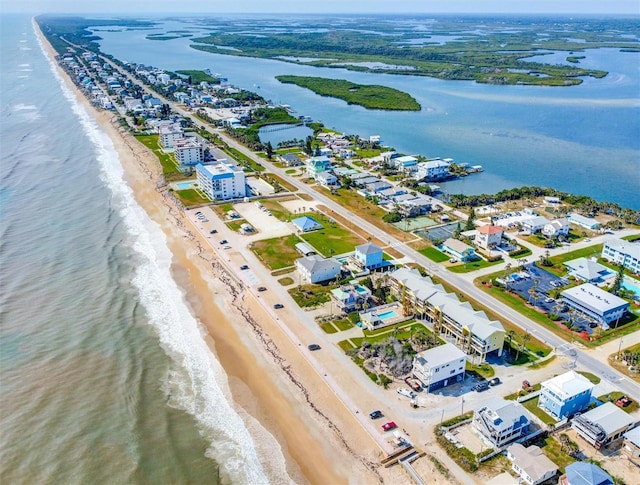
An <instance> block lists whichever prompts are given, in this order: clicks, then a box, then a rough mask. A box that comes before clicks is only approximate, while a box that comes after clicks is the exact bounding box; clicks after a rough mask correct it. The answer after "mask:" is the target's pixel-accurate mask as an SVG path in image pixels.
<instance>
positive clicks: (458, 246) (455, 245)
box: [440, 237, 480, 261]
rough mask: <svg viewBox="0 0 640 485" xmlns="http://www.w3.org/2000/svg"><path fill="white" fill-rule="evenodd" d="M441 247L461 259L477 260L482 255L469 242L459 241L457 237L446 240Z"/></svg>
mask: <svg viewBox="0 0 640 485" xmlns="http://www.w3.org/2000/svg"><path fill="white" fill-rule="evenodd" d="M440 249H442V251H444V252H445V253H447V254H450V255H451V256H453V257H454V258H457V259H459V260H460V261H475V260H477V259H480V257H479V256H478V255H477V254H476V250H475V249H473V248H472V247H471V246H469V245H468V244H465V243H463V242H462V241H458V240H457V239H453V238H452V237H450V238H449V239H447V240H446V241H445V242H443V243H442V244H441V246H440Z"/></svg>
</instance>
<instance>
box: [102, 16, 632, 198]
mask: <svg viewBox="0 0 640 485" xmlns="http://www.w3.org/2000/svg"><path fill="white" fill-rule="evenodd" d="M211 18H213V20H209V21H206V20H205V21H201V20H199V19H194V18H183V19H181V18H179V17H173V18H171V19H167V18H165V17H145V18H144V19H145V20H152V21H156V22H158V24H157V26H156V27H154V28H153V29H151V30H146V29H137V30H136V29H131V28H122V27H117V26H102V27H100V28H96V29H95V33H96V35H99V36H100V37H101V38H102V40H100V41H99V44H100V46H101V49H102V50H103V51H104V52H106V53H108V54H112V55H114V56H115V57H117V58H118V59H121V60H125V61H129V62H137V63H142V64H145V65H152V66H156V67H160V68H162V69H167V70H179V69H210V70H211V72H212V73H220V74H222V75H223V76H224V77H226V78H228V80H229V82H230V83H231V84H233V85H236V86H239V87H242V88H244V89H248V90H250V91H255V92H257V93H259V94H260V95H261V96H263V97H264V98H265V99H267V100H271V101H272V102H273V103H275V104H280V103H282V104H287V105H289V106H290V107H291V108H292V109H294V110H295V111H296V114H298V115H305V116H310V117H311V118H313V119H314V120H318V121H322V122H323V123H324V124H325V125H326V126H328V127H330V128H333V129H336V130H338V131H341V132H344V133H348V134H358V135H360V136H361V137H364V138H368V137H369V136H370V135H380V136H381V137H382V142H383V143H384V144H386V145H388V146H391V147H393V148H395V149H396V150H398V151H400V152H402V153H406V154H418V155H423V156H427V157H442V158H447V157H451V158H453V159H455V161H456V162H457V163H469V165H482V166H483V167H484V169H485V171H484V172H483V173H480V174H475V175H473V176H470V177H464V178H462V179H459V180H456V181H452V182H446V183H442V184H439V185H441V186H442V188H443V190H444V191H445V192H446V193H448V194H456V193H466V194H480V193H495V192H497V191H499V190H502V189H507V188H512V187H517V186H523V185H539V186H546V187H554V188H556V189H559V190H562V191H565V192H570V193H575V194H582V195H589V196H591V197H593V198H595V199H596V200H603V201H611V202H616V203H619V204H620V205H622V206H624V207H631V208H634V209H640V191H638V186H640V170H638V167H640V52H620V51H619V50H618V49H588V50H586V51H585V52H581V53H580V55H584V56H585V59H582V60H581V61H580V64H579V65H580V67H584V68H587V69H602V70H605V71H608V72H609V74H608V75H607V76H606V77H605V78H602V79H590V78H587V79H584V82H583V83H582V84H580V85H579V86H572V87H545V86H495V85H489V84H479V83H475V82H471V81H445V80H440V79H433V78H427V77H421V76H403V75H392V74H379V73H362V72H354V71H347V70H344V69H337V68H319V67H313V66H305V65H295V64H290V63H286V62H280V61H276V60H269V59H255V58H250V57H236V56H228V55H221V54H211V53H207V52H201V51H197V50H195V49H192V48H191V47H190V44H193V41H192V40H191V39H190V38H177V39H172V40H167V41H158V40H149V39H147V35H149V34H150V33H156V34H157V33H162V32H167V31H171V30H185V31H189V32H193V35H194V37H198V36H201V35H203V34H205V33H206V32H207V31H212V30H213V31H215V30H216V29H222V28H224V25H226V24H227V23H228V24H229V25H232V26H235V27H238V26H239V25H242V26H246V29H247V31H248V32H251V33H252V34H256V35H259V33H260V29H262V28H264V29H267V31H268V28H269V26H273V25H274V23H275V24H278V25H280V24H285V23H287V22H289V23H290V24H291V25H293V26H294V27H293V28H295V26H296V25H298V24H297V22H301V23H304V22H311V21H310V20H309V18H306V17H293V18H292V19H286V18H283V17H282V16H268V15H262V16H253V17H248V16H228V17H224V16H215V15H212V16H211ZM425 18H426V17H425ZM333 20H334V21H336V22H337V24H338V25H339V24H340V22H339V21H338V20H335V19H333ZM378 20H380V19H376V18H375V17H374V18H373V19H372V20H371V22H372V29H375V25H376V22H377V21H378ZM384 20H386V21H389V22H393V21H397V22H398V23H399V24H402V23H403V22H405V20H406V17H404V16H398V17H396V18H395V19H394V17H393V16H389V15H387V16H385V17H384ZM331 22H332V19H331V18H330V17H322V16H314V17H313V21H312V22H311V23H313V25H314V26H315V27H318V28H321V27H325V26H330V25H332V24H331ZM132 46H135V48H132ZM567 55H568V54H567V53H566V52H564V53H556V54H555V55H552V56H540V61H541V62H547V61H548V62H549V63H556V62H564V63H566V61H564V59H565V58H566V56H567ZM533 60H537V59H536V58H533ZM282 74H293V75H300V76H320V77H326V78H333V79H347V80H349V81H352V82H355V83H360V84H382V85H385V86H390V87H393V88H396V89H399V90H401V91H405V92H408V93H409V94H411V95H412V96H413V97H414V98H416V100H417V101H418V102H419V103H420V104H421V105H422V110H421V111H419V112H388V111H375V110H366V109H364V108H362V107H360V106H355V105H348V104H347V103H345V102H344V101H342V100H339V99H332V98H327V97H322V96H318V95H316V94H314V93H312V92H311V91H309V90H306V89H304V88H301V87H298V86H295V85H292V84H282V83H280V82H278V81H277V80H276V79H275V76H277V75H282ZM282 133H286V132H282Z"/></svg>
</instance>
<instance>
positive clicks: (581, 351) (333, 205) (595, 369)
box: [104, 58, 640, 396]
mask: <svg viewBox="0 0 640 485" xmlns="http://www.w3.org/2000/svg"><path fill="white" fill-rule="evenodd" d="M104 60H105V61H106V62H109V63H110V64H111V65H112V66H113V67H114V68H115V69H117V70H118V71H120V72H121V73H122V74H124V75H126V76H128V77H129V78H130V79H131V80H132V82H135V83H136V84H138V85H140V86H141V87H142V88H143V89H145V90H146V91H147V92H148V93H150V94H153V95H154V96H155V97H157V98H159V99H160V100H161V101H162V102H163V103H167V104H169V105H170V106H171V108H172V109H173V110H174V111H176V112H177V113H179V114H181V115H182V116H184V117H186V118H189V119H191V120H192V121H193V123H194V124H195V125H196V126H199V127H203V128H205V129H207V130H209V131H210V132H212V133H215V134H217V135H218V136H219V137H220V138H221V139H222V140H224V142H225V143H227V144H228V145H229V146H231V147H233V148H235V149H236V150H238V151H240V152H242V153H243V154H244V155H246V156H247V157H249V158H251V159H252V160H254V161H255V162H257V163H260V164H261V165H265V160H264V159H263V158H260V157H259V156H257V155H256V154H255V153H254V152H253V151H251V150H250V149H248V148H247V147H245V146H244V145H242V144H240V143H238V142H237V141H236V140H234V139H232V138H230V137H229V136H227V135H226V134H225V133H224V132H222V131H220V130H218V129H212V128H211V126H210V125H208V124H206V123H203V122H202V121H200V120H199V119H197V118H195V117H194V116H193V115H192V114H191V113H190V112H189V111H187V110H186V109H184V108H182V107H181V106H179V105H177V104H176V103H175V102H173V101H170V100H168V99H166V98H163V97H162V96H160V95H159V94H158V93H157V92H155V91H153V90H151V89H150V88H148V87H147V86H145V85H144V84H142V83H141V82H140V81H138V80H137V79H135V78H133V77H132V76H131V75H130V74H129V73H128V72H126V71H125V70H123V69H121V68H120V67H119V66H117V65H115V64H113V63H112V62H111V61H110V60H109V59H106V58H104ZM269 170H270V171H271V172H273V173H275V174H277V175H279V176H280V177H282V178H283V179H285V180H287V181H288V182H289V183H290V184H292V185H293V186H295V187H296V188H297V189H298V190H299V191H300V192H302V193H306V194H309V195H311V196H312V197H313V198H314V199H316V200H318V201H319V202H321V203H322V204H324V205H325V206H326V207H328V208H329V209H331V210H332V211H333V212H335V213H337V214H339V215H341V216H342V217H344V218H345V219H347V220H349V221H352V223H353V224H357V225H358V226H359V227H361V228H363V229H364V230H366V231H367V232H368V233H369V234H371V235H372V236H373V237H376V238H377V239H379V240H380V241H383V242H387V244H388V245H389V246H393V247H394V248H395V249H396V250H397V251H399V252H401V253H402V254H403V255H404V257H405V261H406V260H407V259H406V258H408V260H412V261H414V262H416V263H418V264H420V265H421V266H422V267H424V268H426V269H427V270H428V271H429V272H430V273H431V274H435V275H437V277H438V278H439V279H441V280H442V281H445V282H446V283H448V284H450V285H451V286H453V287H455V288H457V289H458V290H460V292H462V293H464V294H466V295H469V296H470V297H471V298H473V299H475V300H476V301H478V302H479V303H481V304H483V305H484V306H486V307H487V308H489V309H490V310H492V311H493V312H495V313H497V314H498V315H501V316H502V317H504V318H507V319H508V320H510V321H511V322H513V323H514V324H515V325H517V326H518V327H520V328H521V329H523V330H525V331H527V332H529V333H530V334H532V335H534V336H535V337H537V338H538V339H540V340H542V341H543V342H544V343H546V344H548V345H550V346H551V347H553V348H554V349H555V348H557V347H560V346H565V344H567V342H566V341H565V340H564V339H562V338H560V337H558V336H557V335H555V334H554V333H552V332H551V331H549V330H547V329H546V328H544V327H542V326H541V325H539V324H538V323H536V322H534V321H533V320H531V319H529V318H527V317H525V316H524V315H522V314H520V313H519V312H517V311H515V310H513V309H512V308H510V307H509V306H507V305H505V304H504V303H502V302H500V301H498V300H496V299H494V298H492V297H491V296H489V295H487V294H486V293H485V292H483V291H482V290H480V289H479V288H476V286H475V285H474V284H473V281H472V280H471V279H472V278H473V277H474V276H477V274H476V275H469V274H467V275H466V276H462V275H458V274H455V273H451V272H450V271H447V270H446V269H445V268H444V267H443V266H440V265H438V264H436V263H434V262H433V261H431V260H430V259H428V258H427V257H425V256H423V255H422V254H420V253H419V252H417V251H416V250H414V249H412V248H410V247H408V246H407V245H406V244H405V243H403V242H402V241H399V240H398V239H396V238H394V237H393V236H391V235H390V234H388V233H387V232H386V231H385V230H384V228H380V227H377V226H375V225H373V224H371V223H370V222H368V221H366V220H364V219H362V218H360V217H359V216H357V215H356V214H354V213H352V212H351V211H349V210H348V209H346V208H344V207H343V206H341V205H340V204H338V203H337V202H335V201H334V200H333V199H331V198H329V197H327V196H325V195H324V194H322V193H320V192H317V191H315V190H313V189H312V188H310V187H309V186H308V185H307V184H305V183H303V182H301V181H300V180H298V179H295V178H293V177H289V175H288V174H286V173H285V170H284V169H280V168H278V167H275V166H273V165H272V166H270V167H269ZM588 245H589V244H586V243H583V244H581V245H574V246H573V247H574V248H576V249H577V248H579V247H581V246H588ZM543 251H544V250H543ZM562 251H566V249H565V248H560V249H559V250H556V251H555V252H562ZM553 253H554V251H552V254H553ZM535 256H536V254H534V255H533V256H532V258H535ZM492 269H493V270H494V271H498V270H499V267H493V268H492ZM574 347H575V350H576V354H577V365H579V366H580V367H583V368H585V369H586V370H588V371H590V372H592V373H594V374H596V375H598V376H600V377H601V378H603V379H606V380H608V381H610V382H611V383H612V384H614V385H615V386H616V387H617V388H618V389H620V390H621V391H622V392H624V393H627V394H631V395H635V396H638V395H640V385H639V384H638V383H636V382H634V381H633V380H631V379H629V378H627V377H626V376H624V375H623V374H621V373H619V372H618V371H616V370H614V369H612V368H611V367H610V366H608V365H607V364H606V363H605V362H604V361H603V360H604V359H602V360H599V357H598V354H595V355H594V351H593V350H590V349H586V348H584V347H581V346H580V344H579V343H576V344H575V345H574ZM563 348H566V346H565V347H563ZM600 359H601V357H600Z"/></svg>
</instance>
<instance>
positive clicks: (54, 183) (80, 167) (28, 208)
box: [0, 15, 277, 484]
mask: <svg viewBox="0 0 640 485" xmlns="http://www.w3.org/2000/svg"><path fill="white" fill-rule="evenodd" d="M0 22H1V24H0V25H1V29H0V35H1V37H2V42H1V43H0V49H1V55H0V59H1V61H2V66H1V70H0V76H1V78H0V79H1V85H0V86H1V92H2V104H1V113H2V116H1V120H0V130H1V133H2V155H1V157H2V158H1V163H0V166H1V167H2V179H1V180H0V214H1V217H2V219H1V220H2V224H1V225H0V238H1V239H0V241H1V248H2V250H1V251H0V281H1V282H2V291H1V293H0V308H1V315H2V320H1V321H2V325H1V327H0V377H1V380H0V385H1V389H2V395H1V399H2V403H1V405H0V425H1V428H2V436H1V438H0V440H1V441H0V443H1V445H0V463H1V465H0V482H2V483H7V484H8V483H11V484H34V483H41V484H43V483H52V484H53V483H55V484H61V483H64V484H81V483H82V484H84V483H172V484H181V483H209V484H216V483H233V484H244V483H246V484H259V483H269V482H270V481H271V480H269V477H268V476H267V475H266V473H265V471H264V468H263V466H262V465H261V462H260V460H259V458H258V456H257V454H256V450H255V444H254V441H253V438H252V436H251V435H250V434H249V432H248V430H247V428H246V427H245V425H244V422H243V420H242V418H241V417H240V415H239V414H238V412H237V411H236V410H234V407H233V404H232V401H231V400H230V398H229V397H228V396H229V390H228V385H227V376H226V374H225V372H224V370H223V369H222V367H221V365H220V364H219V362H217V361H216V359H215V357H214V355H213V354H212V353H211V352H210V351H209V349H208V348H207V346H206V345H205V343H204V341H203V338H202V335H203V331H202V329H201V328H200V326H199V325H198V322H197V320H196V319H195V318H194V316H193V315H192V313H191V311H190V308H189V306H188V304H187V303H186V302H185V299H184V295H183V292H182V290H181V289H180V287H179V286H178V285H177V283H176V281H175V279H174V277H173V275H172V273H171V267H170V265H171V258H172V256H171V253H170V251H169V249H168V247H167V242H166V238H165V236H164V234H163V232H162V231H161V229H160V228H159V226H158V225H157V224H155V223H154V222H153V221H152V220H151V219H150V218H149V217H148V216H147V214H146V213H145V212H144V211H143V210H142V208H141V207H140V206H139V205H138V204H137V203H136V201H135V199H134V197H133V193H132V191H131V189H130V188H129V186H128V185H127V184H126V183H125V181H124V178H123V169H122V166H121V164H120V161H119V158H118V155H117V153H116V151H115V150H114V147H113V145H112V143H111V140H110V139H109V138H108V137H107V136H106V134H105V133H104V132H103V131H102V130H101V129H100V127H99V126H98V124H97V123H96V121H95V120H94V119H93V118H92V117H91V116H90V115H89V114H88V113H87V111H86V110H85V109H84V108H83V107H82V106H81V105H80V104H79V103H78V101H77V100H76V99H75V97H74V95H73V94H72V92H71V91H70V90H69V89H68V87H66V86H65V85H64V83H63V81H62V78H61V77H60V76H59V75H58V74H57V73H56V72H55V70H54V68H53V65H52V64H51V63H50V62H49V61H48V59H47V58H46V57H45V54H44V52H43V50H42V48H41V46H40V44H39V42H38V39H37V37H36V35H35V32H34V29H33V26H32V24H31V19H30V18H29V17H27V16H8V15H5V16H0ZM274 455H277V453H274Z"/></svg>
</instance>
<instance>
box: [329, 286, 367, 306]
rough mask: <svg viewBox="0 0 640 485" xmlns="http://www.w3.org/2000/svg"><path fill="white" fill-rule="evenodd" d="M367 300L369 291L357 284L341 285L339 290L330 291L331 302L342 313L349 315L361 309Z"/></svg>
mask: <svg viewBox="0 0 640 485" xmlns="http://www.w3.org/2000/svg"><path fill="white" fill-rule="evenodd" d="M369 298H371V290H369V288H367V287H366V286H362V285H359V284H357V283H351V284H348V285H343V286H341V287H340V288H335V289H333V290H331V300H332V301H333V303H334V304H335V305H336V306H337V307H338V310H340V311H341V312H343V313H349V312H352V311H355V310H357V309H359V308H362V307H363V305H365V304H366V303H367V302H368V301H369Z"/></svg>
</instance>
